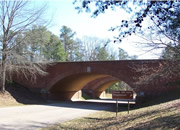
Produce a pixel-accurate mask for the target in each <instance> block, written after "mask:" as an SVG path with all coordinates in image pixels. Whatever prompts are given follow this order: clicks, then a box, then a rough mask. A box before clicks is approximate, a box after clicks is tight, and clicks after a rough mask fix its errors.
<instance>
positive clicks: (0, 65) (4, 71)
mask: <svg viewBox="0 0 180 130" xmlns="http://www.w3.org/2000/svg"><path fill="white" fill-rule="evenodd" d="M32 5H33V4H31V2H30V1H25V0H14V1H12V0H2V1H0V29H1V32H0V38H1V39H0V91H1V92H4V91H5V81H6V79H7V78H10V77H11V74H12V73H13V72H16V73H17V74H18V73H19V74H20V73H21V74H23V75H24V76H25V77H26V78H29V76H31V78H33V79H35V78H36V75H37V74H38V75H42V74H46V72H44V70H43V69H44V67H45V66H44V65H43V64H40V63H37V62H36V63H35V62H30V60H29V59H28V58H27V55H29V51H28V49H26V50H23V48H22V50H21V52H17V50H16V48H17V47H18V46H25V47H27V48H28V43H27V42H24V41H23V39H20V37H19V36H20V35H23V32H24V31H25V30H26V29H28V28H30V27H32V25H33V24H36V22H37V21H38V22H39V23H40V22H42V19H41V16H42V15H43V13H44V11H45V6H43V7H41V8H36V9H35V8H32V7H33V6H32Z"/></svg>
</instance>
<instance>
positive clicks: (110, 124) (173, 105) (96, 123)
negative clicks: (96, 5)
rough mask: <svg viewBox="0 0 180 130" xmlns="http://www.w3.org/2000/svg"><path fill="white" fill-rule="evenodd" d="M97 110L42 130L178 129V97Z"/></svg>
mask: <svg viewBox="0 0 180 130" xmlns="http://www.w3.org/2000/svg"><path fill="white" fill-rule="evenodd" d="M120 111H121V112H119V113H118V117H117V118H115V112H107V111H102V112H97V113H94V114H91V115H89V116H86V117H83V118H80V119H75V120H71V121H67V122H64V123H61V124H57V125H54V126H51V127H48V128H43V130H58V129H73V130H74V129H78V130H79V129H107V130H109V129H110V130H116V129H152V130H154V129H157V130H166V129H173V130H176V129H177V130H179V129H180V99H176V100H173V101H169V102H166V103H161V104H158V105H153V106H148V107H143V108H137V109H135V108H134V110H131V111H130V114H127V111H123V110H120Z"/></svg>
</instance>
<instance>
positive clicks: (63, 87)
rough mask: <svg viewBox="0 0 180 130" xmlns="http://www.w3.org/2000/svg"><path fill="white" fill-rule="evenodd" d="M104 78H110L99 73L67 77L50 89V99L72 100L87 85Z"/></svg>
mask: <svg viewBox="0 0 180 130" xmlns="http://www.w3.org/2000/svg"><path fill="white" fill-rule="evenodd" d="M102 77H110V76H109V75H106V74H98V73H78V74H74V75H70V76H67V77H65V78H63V79H61V80H59V81H58V82H57V83H55V84H54V85H53V86H52V87H51V88H50V89H49V92H50V98H52V99H65V100H66V99H67V100H69V99H71V98H72V97H73V95H74V94H75V93H76V92H78V91H79V90H81V89H82V88H83V87H84V86H85V85H86V84H87V83H89V82H91V81H93V80H96V79H98V78H102Z"/></svg>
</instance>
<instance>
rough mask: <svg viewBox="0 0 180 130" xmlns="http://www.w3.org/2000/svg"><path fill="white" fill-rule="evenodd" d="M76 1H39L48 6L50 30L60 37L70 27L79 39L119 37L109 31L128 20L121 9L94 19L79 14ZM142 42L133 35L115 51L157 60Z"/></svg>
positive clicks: (84, 13) (114, 46)
mask: <svg viewBox="0 0 180 130" xmlns="http://www.w3.org/2000/svg"><path fill="white" fill-rule="evenodd" d="M73 1H74V0H45V1H44V0H39V4H43V3H46V4H47V11H46V12H47V13H46V16H45V17H46V18H48V19H51V24H50V25H49V26H48V29H49V30H50V31H51V32H52V33H54V34H55V35H57V36H59V34H60V28H61V27H62V26H63V25H65V26H67V27H70V28H71V29H72V30H73V31H75V32H76V34H77V35H76V37H77V38H80V39H81V38H83V37H84V36H91V37H98V38H101V39H111V40H113V39H114V36H118V31H116V32H112V31H109V29H110V28H111V27H115V26H117V25H120V24H121V20H122V19H128V16H129V15H128V14H127V13H126V12H125V11H123V10H120V9H116V10H115V11H112V10H107V11H106V12H105V13H104V14H100V15H99V16H98V17H96V18H92V17H91V15H92V13H86V12H83V13H78V11H77V10H75V5H73ZM79 3H80V2H79ZM138 42H140V38H139V37H137V36H134V35H132V36H131V37H128V38H127V39H124V40H123V41H122V43H118V44H114V43H111V44H112V46H113V48H112V49H113V51H117V50H118V48H119V47H120V48H122V49H124V50H125V51H126V52H128V54H129V55H137V56H138V59H156V58H158V56H157V55H154V54H153V53H146V52H145V51H143V50H144V48H143V49H142V48H141V47H139V46H137V43H138Z"/></svg>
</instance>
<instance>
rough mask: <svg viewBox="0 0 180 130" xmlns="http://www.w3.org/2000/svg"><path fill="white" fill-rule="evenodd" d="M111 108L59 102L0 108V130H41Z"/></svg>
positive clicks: (109, 106)
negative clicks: (37, 129)
mask: <svg viewBox="0 0 180 130" xmlns="http://www.w3.org/2000/svg"><path fill="white" fill-rule="evenodd" d="M112 106H113V104H108V105H107V104H100V103H98V104H97V103H84V102H83V103H82V102H61V103H54V104H49V105H29V106H17V107H8V108H0V129H8V130H9V129H12V130H24V129H26V130H27V129H36V128H42V127H46V126H48V125H51V124H55V123H59V122H63V121H66V120H71V119H74V118H78V117H82V116H85V115H88V114H90V113H93V112H97V111H100V110H106V109H109V108H111V107H112Z"/></svg>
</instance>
